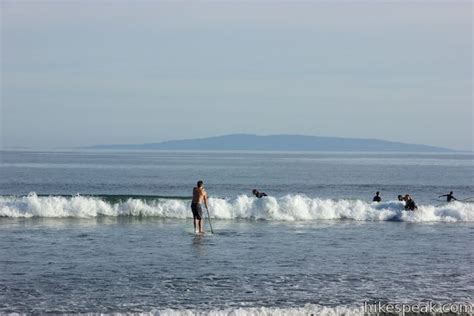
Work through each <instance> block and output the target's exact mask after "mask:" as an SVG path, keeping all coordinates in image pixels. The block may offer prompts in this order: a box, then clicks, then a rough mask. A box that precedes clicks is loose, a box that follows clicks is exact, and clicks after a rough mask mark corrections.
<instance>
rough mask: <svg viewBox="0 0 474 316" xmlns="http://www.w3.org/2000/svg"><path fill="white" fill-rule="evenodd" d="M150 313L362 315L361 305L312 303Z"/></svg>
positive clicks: (166, 315) (181, 315)
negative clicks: (289, 305) (280, 306)
mask: <svg viewBox="0 0 474 316" xmlns="http://www.w3.org/2000/svg"><path fill="white" fill-rule="evenodd" d="M152 314H155V315H160V316H192V315H200V316H247V315H252V316H260V315H262V316H269V315H272V316H293V315H294V316H308V315H318V316H342V315H344V316H359V315H364V311H363V308H362V307H345V306H337V307H325V306H320V305H314V304H307V305H305V306H304V307H294V308H278V307H241V308H227V309H222V310H209V311H205V310H192V309H191V310H185V309H183V310H174V309H165V310H160V311H154V312H153V313H152Z"/></svg>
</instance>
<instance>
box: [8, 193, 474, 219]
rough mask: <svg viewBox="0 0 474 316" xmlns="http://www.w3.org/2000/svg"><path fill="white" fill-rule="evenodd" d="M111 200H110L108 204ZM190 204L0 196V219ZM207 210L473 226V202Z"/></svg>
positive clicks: (161, 213)
mask: <svg viewBox="0 0 474 316" xmlns="http://www.w3.org/2000/svg"><path fill="white" fill-rule="evenodd" d="M112 200H113V201H114V202H111V201H112ZM189 204H190V200H186V199H182V198H160V197H157V198H146V199H140V198H133V197H129V198H127V197H124V198H123V199H122V200H119V201H117V200H116V199H114V198H113V196H110V198H107V197H106V196H105V197H104V196H100V197H99V196H81V195H76V196H68V197H66V196H38V195H36V194H35V193H31V194H29V195H27V196H0V216H1V217H20V218H29V217H53V218H65V217H71V218H94V217H98V216H143V217H161V218H181V219H185V218H191V217H192V214H191V211H190V208H189ZM209 209H210V213H211V217H212V218H215V219H225V220H231V219H247V220H274V221H312V220H356V221H407V222H474V205H473V204H472V203H462V202H452V203H449V204H443V205H440V206H434V205H419V208H418V210H417V211H415V212H411V211H405V210H404V204H403V202H399V201H387V202H382V203H372V202H365V201H361V200H344V199H342V200H331V199H319V198H310V197H308V196H305V195H286V196H282V197H265V198H261V199H257V198H254V197H249V196H246V195H240V196H237V197H236V198H230V199H220V198H210V199H209Z"/></svg>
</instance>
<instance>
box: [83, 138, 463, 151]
mask: <svg viewBox="0 0 474 316" xmlns="http://www.w3.org/2000/svg"><path fill="white" fill-rule="evenodd" d="M82 148H85V149H136V150H153V149H156V150H204V151H205V150H217V151H219V150H223V151H231V150H249V151H361V152H364V151H371V152H377V151H380V152H455V151H456V150H453V149H449V148H443V147H437V146H430V145H423V144H409V143H402V142H393V141H386V140H380V139H366V138H344V137H325V136H310V135H297V134H276V135H255V134H228V135H220V136H213V137H203V138H193V139H181V140H168V141H162V142H157V143H143V144H110V145H94V146H88V147H82Z"/></svg>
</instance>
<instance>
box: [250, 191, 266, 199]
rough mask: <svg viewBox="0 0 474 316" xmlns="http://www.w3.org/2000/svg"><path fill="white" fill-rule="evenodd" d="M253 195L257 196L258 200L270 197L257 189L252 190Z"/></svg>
mask: <svg viewBox="0 0 474 316" xmlns="http://www.w3.org/2000/svg"><path fill="white" fill-rule="evenodd" d="M252 193H253V195H255V196H256V197H257V198H261V197H264V196H268V195H267V194H266V193H265V192H258V190H257V189H253V190H252Z"/></svg>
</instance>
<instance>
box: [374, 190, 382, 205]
mask: <svg viewBox="0 0 474 316" xmlns="http://www.w3.org/2000/svg"><path fill="white" fill-rule="evenodd" d="M372 201H374V202H382V198H381V197H380V192H379V191H377V192H375V196H374V198H373V199H372Z"/></svg>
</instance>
